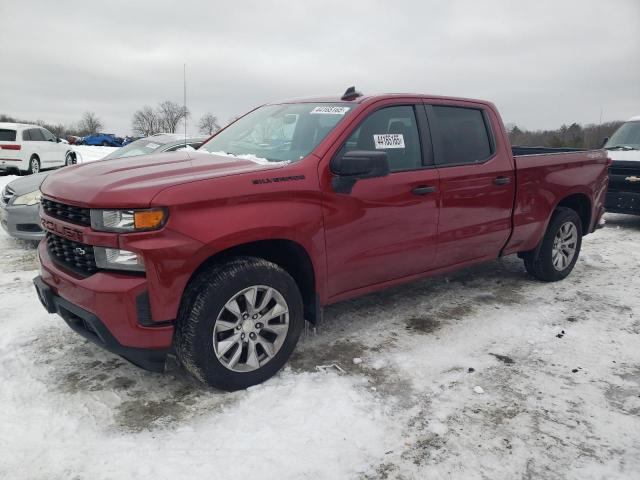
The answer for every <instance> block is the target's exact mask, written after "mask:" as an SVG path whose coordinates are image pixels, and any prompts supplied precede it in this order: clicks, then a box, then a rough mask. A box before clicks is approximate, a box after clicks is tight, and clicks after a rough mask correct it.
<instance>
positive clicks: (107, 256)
mask: <svg viewBox="0 0 640 480" xmlns="http://www.w3.org/2000/svg"><path fill="white" fill-rule="evenodd" d="M93 254H94V256H95V259H96V265H97V266H98V268H106V269H109V270H131V271H134V272H144V260H143V258H142V257H141V256H140V255H138V254H137V253H135V252H130V251H129V250H120V249H118V248H105V247H93Z"/></svg>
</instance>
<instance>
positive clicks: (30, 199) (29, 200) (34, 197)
mask: <svg viewBox="0 0 640 480" xmlns="http://www.w3.org/2000/svg"><path fill="white" fill-rule="evenodd" d="M40 198H42V193H40V190H34V191H33V192H29V193H25V194H24V195H20V196H19V197H16V198H14V199H13V204H14V205H36V204H37V203H40Z"/></svg>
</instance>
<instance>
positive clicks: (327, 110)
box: [311, 106, 350, 115]
mask: <svg viewBox="0 0 640 480" xmlns="http://www.w3.org/2000/svg"><path fill="white" fill-rule="evenodd" d="M349 109H350V107H331V106H328V107H316V108H314V109H313V110H311V113H312V114H323V115H344V114H345V113H347V112H348V111H349Z"/></svg>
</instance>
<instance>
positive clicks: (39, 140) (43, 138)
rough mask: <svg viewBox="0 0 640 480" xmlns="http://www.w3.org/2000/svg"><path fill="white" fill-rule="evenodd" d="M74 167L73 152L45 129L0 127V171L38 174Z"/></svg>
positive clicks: (74, 158) (7, 124)
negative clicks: (68, 166) (69, 166)
mask: <svg viewBox="0 0 640 480" xmlns="http://www.w3.org/2000/svg"><path fill="white" fill-rule="evenodd" d="M74 163H76V154H75V152H74V151H73V149H72V148H71V147H70V146H69V144H67V143H63V142H61V141H60V139H59V138H57V137H56V136H55V135H54V134H53V133H51V132H50V131H49V130H47V129H46V128H43V127H40V126H38V125H29V124H23V123H0V170H5V171H6V170H13V171H17V172H19V173H38V172H39V171H40V170H48V169H51V168H58V167H62V166H64V165H72V164H74Z"/></svg>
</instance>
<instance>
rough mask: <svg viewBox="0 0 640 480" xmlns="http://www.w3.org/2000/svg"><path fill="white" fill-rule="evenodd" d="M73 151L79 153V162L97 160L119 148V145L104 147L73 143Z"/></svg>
mask: <svg viewBox="0 0 640 480" xmlns="http://www.w3.org/2000/svg"><path fill="white" fill-rule="evenodd" d="M71 147H72V149H73V151H74V152H76V153H77V154H78V163H87V162H95V161H96V160H100V159H102V158H104V157H106V156H107V155H109V154H110V153H111V152H113V151H115V150H118V148H119V147H102V146H94V145H72V146H71Z"/></svg>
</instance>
